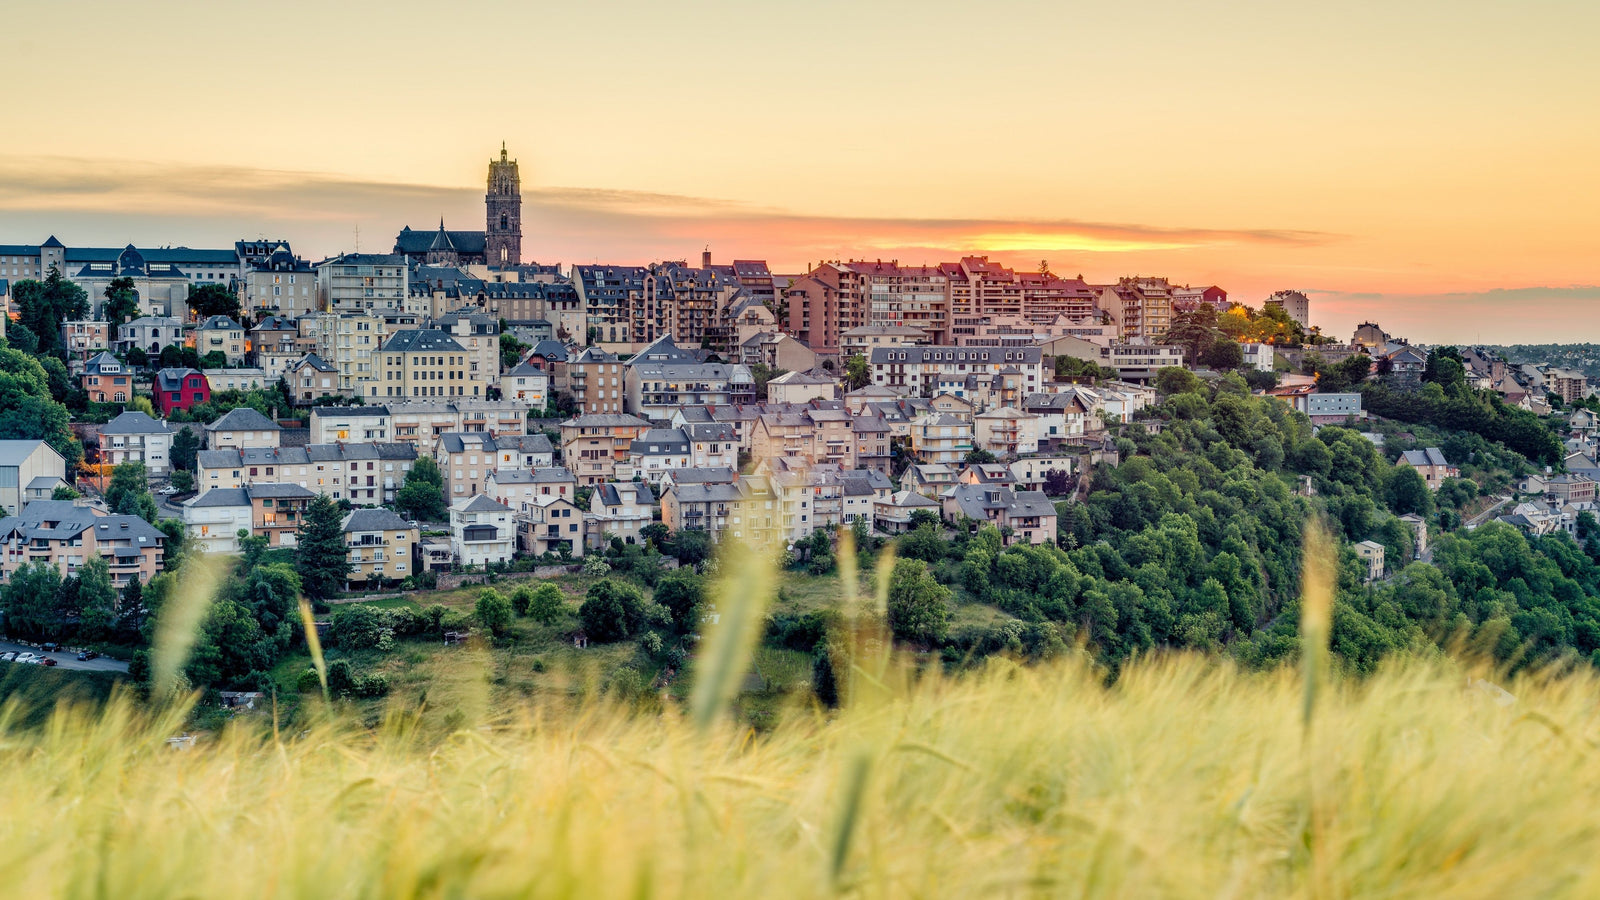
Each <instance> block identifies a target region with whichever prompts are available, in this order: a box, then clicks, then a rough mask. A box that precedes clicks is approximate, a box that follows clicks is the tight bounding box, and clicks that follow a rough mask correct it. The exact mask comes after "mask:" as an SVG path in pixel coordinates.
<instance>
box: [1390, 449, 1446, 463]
mask: <svg viewBox="0 0 1600 900" xmlns="http://www.w3.org/2000/svg"><path fill="white" fill-rule="evenodd" d="M1401 456H1403V457H1404V458H1405V461H1406V462H1407V463H1408V464H1410V465H1412V466H1448V465H1450V462H1449V461H1448V460H1446V459H1445V458H1444V453H1443V452H1442V451H1441V450H1440V449H1439V448H1438V447H1428V448H1427V449H1425V450H1406V451H1404V452H1403V453H1402V454H1401Z"/></svg>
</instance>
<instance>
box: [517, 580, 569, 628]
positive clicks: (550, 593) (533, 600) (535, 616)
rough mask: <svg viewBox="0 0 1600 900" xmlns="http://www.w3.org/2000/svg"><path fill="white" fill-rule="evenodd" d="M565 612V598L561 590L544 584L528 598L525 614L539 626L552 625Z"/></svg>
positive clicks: (547, 583) (549, 584)
mask: <svg viewBox="0 0 1600 900" xmlns="http://www.w3.org/2000/svg"><path fill="white" fill-rule="evenodd" d="M566 611H567V598H566V595H565V594H563V593H562V592H561V588H558V587H556V586H555V585H553V584H551V583H550V582H548V581H547V582H545V583H543V584H541V585H539V586H538V587H537V588H535V589H534V591H533V593H532V595H531V596H529V598H528V605H527V608H526V614H527V616H528V618H530V619H532V620H534V621H535V622H538V623H539V624H540V625H553V624H555V622H556V621H557V620H558V619H559V618H561V615H562V613H565V612H566Z"/></svg>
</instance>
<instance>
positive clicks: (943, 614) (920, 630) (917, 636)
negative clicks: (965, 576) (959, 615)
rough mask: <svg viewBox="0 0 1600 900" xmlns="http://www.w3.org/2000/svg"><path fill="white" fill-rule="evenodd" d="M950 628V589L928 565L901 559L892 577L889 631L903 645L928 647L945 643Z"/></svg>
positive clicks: (914, 560)
mask: <svg viewBox="0 0 1600 900" xmlns="http://www.w3.org/2000/svg"><path fill="white" fill-rule="evenodd" d="M949 626H950V589H949V588H947V587H945V586H944V585H942V584H940V583H939V582H938V581H937V580H936V579H935V578H934V577H933V574H932V573H931V572H929V571H928V565H927V563H924V562H922V561H921V560H916V559H898V560H895V563H894V572H893V574H891V575H890V577H889V630H890V631H892V632H894V636H895V637H897V638H899V639H900V640H902V641H911V642H915V643H919V644H924V645H933V644H937V643H938V642H939V641H941V640H943V639H944V636H945V631H946V630H947V629H948V628H949Z"/></svg>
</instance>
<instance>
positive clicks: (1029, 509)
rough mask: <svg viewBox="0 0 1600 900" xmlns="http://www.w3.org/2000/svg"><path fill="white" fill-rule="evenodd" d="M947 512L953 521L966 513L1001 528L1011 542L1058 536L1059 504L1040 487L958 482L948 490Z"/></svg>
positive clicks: (1048, 540)
mask: <svg viewBox="0 0 1600 900" xmlns="http://www.w3.org/2000/svg"><path fill="white" fill-rule="evenodd" d="M944 515H945V518H947V519H950V520H951V521H958V520H960V518H961V517H963V516H965V517H966V518H968V519H971V520H972V521H974V522H979V523H983V522H987V523H989V524H991V525H993V526H994V527H996V528H998V529H1000V534H1001V536H1002V537H1003V539H1004V541H1005V543H1006V545H1007V546H1009V545H1011V544H1015V543H1019V542H1021V543H1028V544H1047V543H1054V542H1055V539H1056V508H1055V506H1054V505H1053V504H1051V502H1050V499H1049V498H1048V497H1046V496H1045V495H1044V494H1043V493H1042V492H1039V491H1014V490H1012V489H1010V488H1006V487H998V486H994V485H986V484H958V485H956V486H955V487H953V488H951V489H950V490H949V491H948V492H946V494H945V497H944Z"/></svg>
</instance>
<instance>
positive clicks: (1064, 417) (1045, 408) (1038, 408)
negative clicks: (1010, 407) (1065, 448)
mask: <svg viewBox="0 0 1600 900" xmlns="http://www.w3.org/2000/svg"><path fill="white" fill-rule="evenodd" d="M1094 403H1095V401H1094V400H1089V399H1086V395H1085V394H1084V393H1082V392H1079V391H1077V390H1066V391H1061V392H1059V393H1054V394H1029V395H1028V396H1027V397H1025V398H1023V401H1022V408H1023V410H1025V411H1027V412H1030V413H1032V414H1033V415H1036V416H1038V417H1039V441H1040V443H1042V444H1043V443H1049V444H1052V446H1054V442H1060V441H1062V440H1063V439H1065V438H1069V437H1079V436H1081V435H1083V434H1084V432H1085V431H1086V430H1087V429H1088V424H1089V420H1090V419H1091V418H1092V416H1093V413H1094V408H1093V405H1094Z"/></svg>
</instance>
